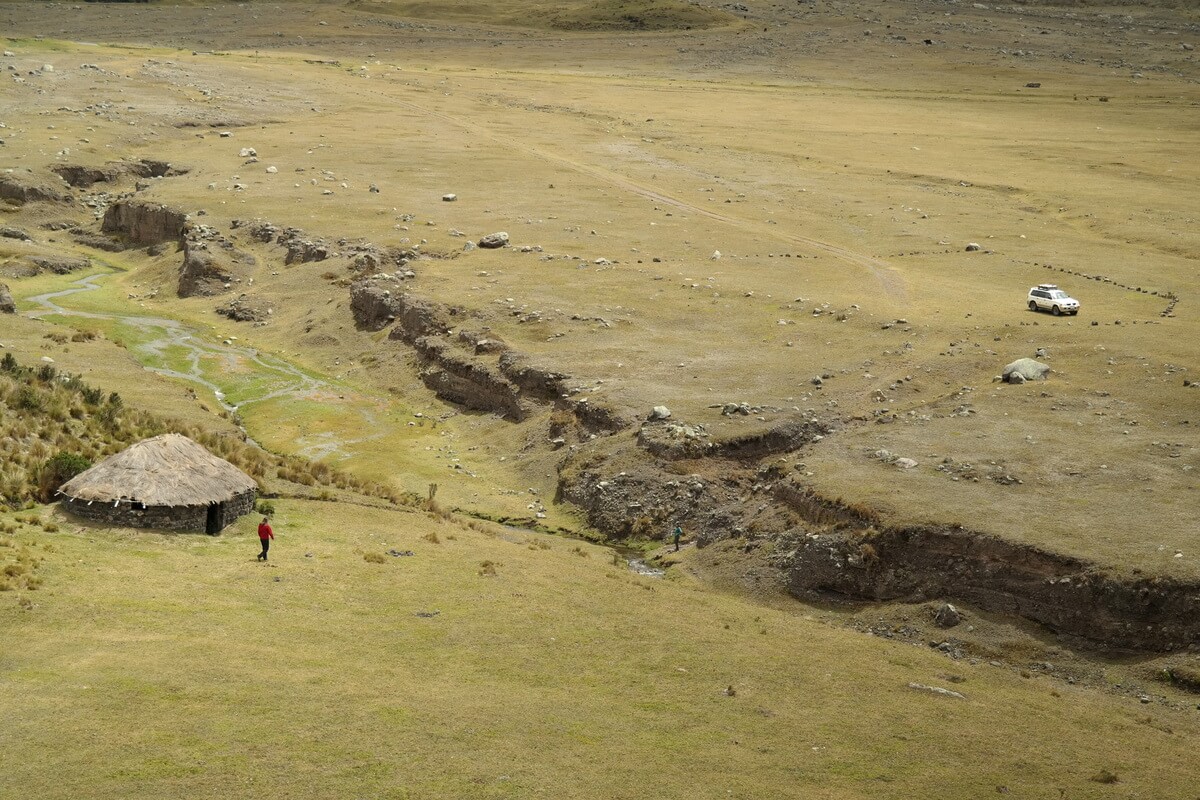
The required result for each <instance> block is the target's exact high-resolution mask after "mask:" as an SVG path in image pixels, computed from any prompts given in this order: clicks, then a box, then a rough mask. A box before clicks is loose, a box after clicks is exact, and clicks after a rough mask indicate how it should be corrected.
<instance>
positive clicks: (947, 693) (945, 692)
mask: <svg viewBox="0 0 1200 800" xmlns="http://www.w3.org/2000/svg"><path fill="white" fill-rule="evenodd" d="M908 688H910V689H916V690H917V691H919V692H929V693H930V694H940V695H941V696H942V697H953V698H955V699H957V700H966V699H967V698H966V697H965V696H964V695H962V694H960V693H959V692H955V691H951V690H950V689H943V688H942V687H940V686H926V685H925V684H923V683H910V684H909V685H908Z"/></svg>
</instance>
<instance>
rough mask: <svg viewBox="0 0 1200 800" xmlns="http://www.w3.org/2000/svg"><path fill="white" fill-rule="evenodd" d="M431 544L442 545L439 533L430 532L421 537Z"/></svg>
mask: <svg viewBox="0 0 1200 800" xmlns="http://www.w3.org/2000/svg"><path fill="white" fill-rule="evenodd" d="M421 538H422V539H424V540H425V541H427V542H429V543H430V544H441V543H442V540H441V539H439V538H438V535H437V531H430V532H429V533H427V534H425V535H424V536H422V537H421Z"/></svg>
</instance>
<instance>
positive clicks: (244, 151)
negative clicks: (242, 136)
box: [238, 147, 258, 158]
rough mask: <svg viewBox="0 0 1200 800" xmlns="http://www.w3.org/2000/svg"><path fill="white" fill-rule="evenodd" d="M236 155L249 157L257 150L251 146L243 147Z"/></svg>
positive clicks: (255, 153)
mask: <svg viewBox="0 0 1200 800" xmlns="http://www.w3.org/2000/svg"><path fill="white" fill-rule="evenodd" d="M238 155H239V156H241V157H242V158H250V157H251V156H256V155H258V151H257V150H255V149H254V148H253V147H243V148H242V149H241V150H239V151H238Z"/></svg>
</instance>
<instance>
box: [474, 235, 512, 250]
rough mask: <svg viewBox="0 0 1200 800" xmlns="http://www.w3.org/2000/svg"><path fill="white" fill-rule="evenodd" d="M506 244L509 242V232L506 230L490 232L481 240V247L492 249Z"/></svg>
mask: <svg viewBox="0 0 1200 800" xmlns="http://www.w3.org/2000/svg"><path fill="white" fill-rule="evenodd" d="M506 244H508V234H507V233H505V232H504V231H497V232H496V233H489V234H488V235H487V236H484V237H483V238H482V239H480V240H479V246H480V247H483V248H487V249H491V250H495V249H497V248H499V247H504V246H505V245H506Z"/></svg>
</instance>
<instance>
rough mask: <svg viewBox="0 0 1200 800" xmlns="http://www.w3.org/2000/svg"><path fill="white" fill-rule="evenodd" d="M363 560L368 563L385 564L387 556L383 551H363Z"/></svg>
mask: <svg viewBox="0 0 1200 800" xmlns="http://www.w3.org/2000/svg"><path fill="white" fill-rule="evenodd" d="M363 561H366V562H367V563H368V564H386V563H387V556H385V555H384V554H383V553H375V552H371V553H363Z"/></svg>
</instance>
